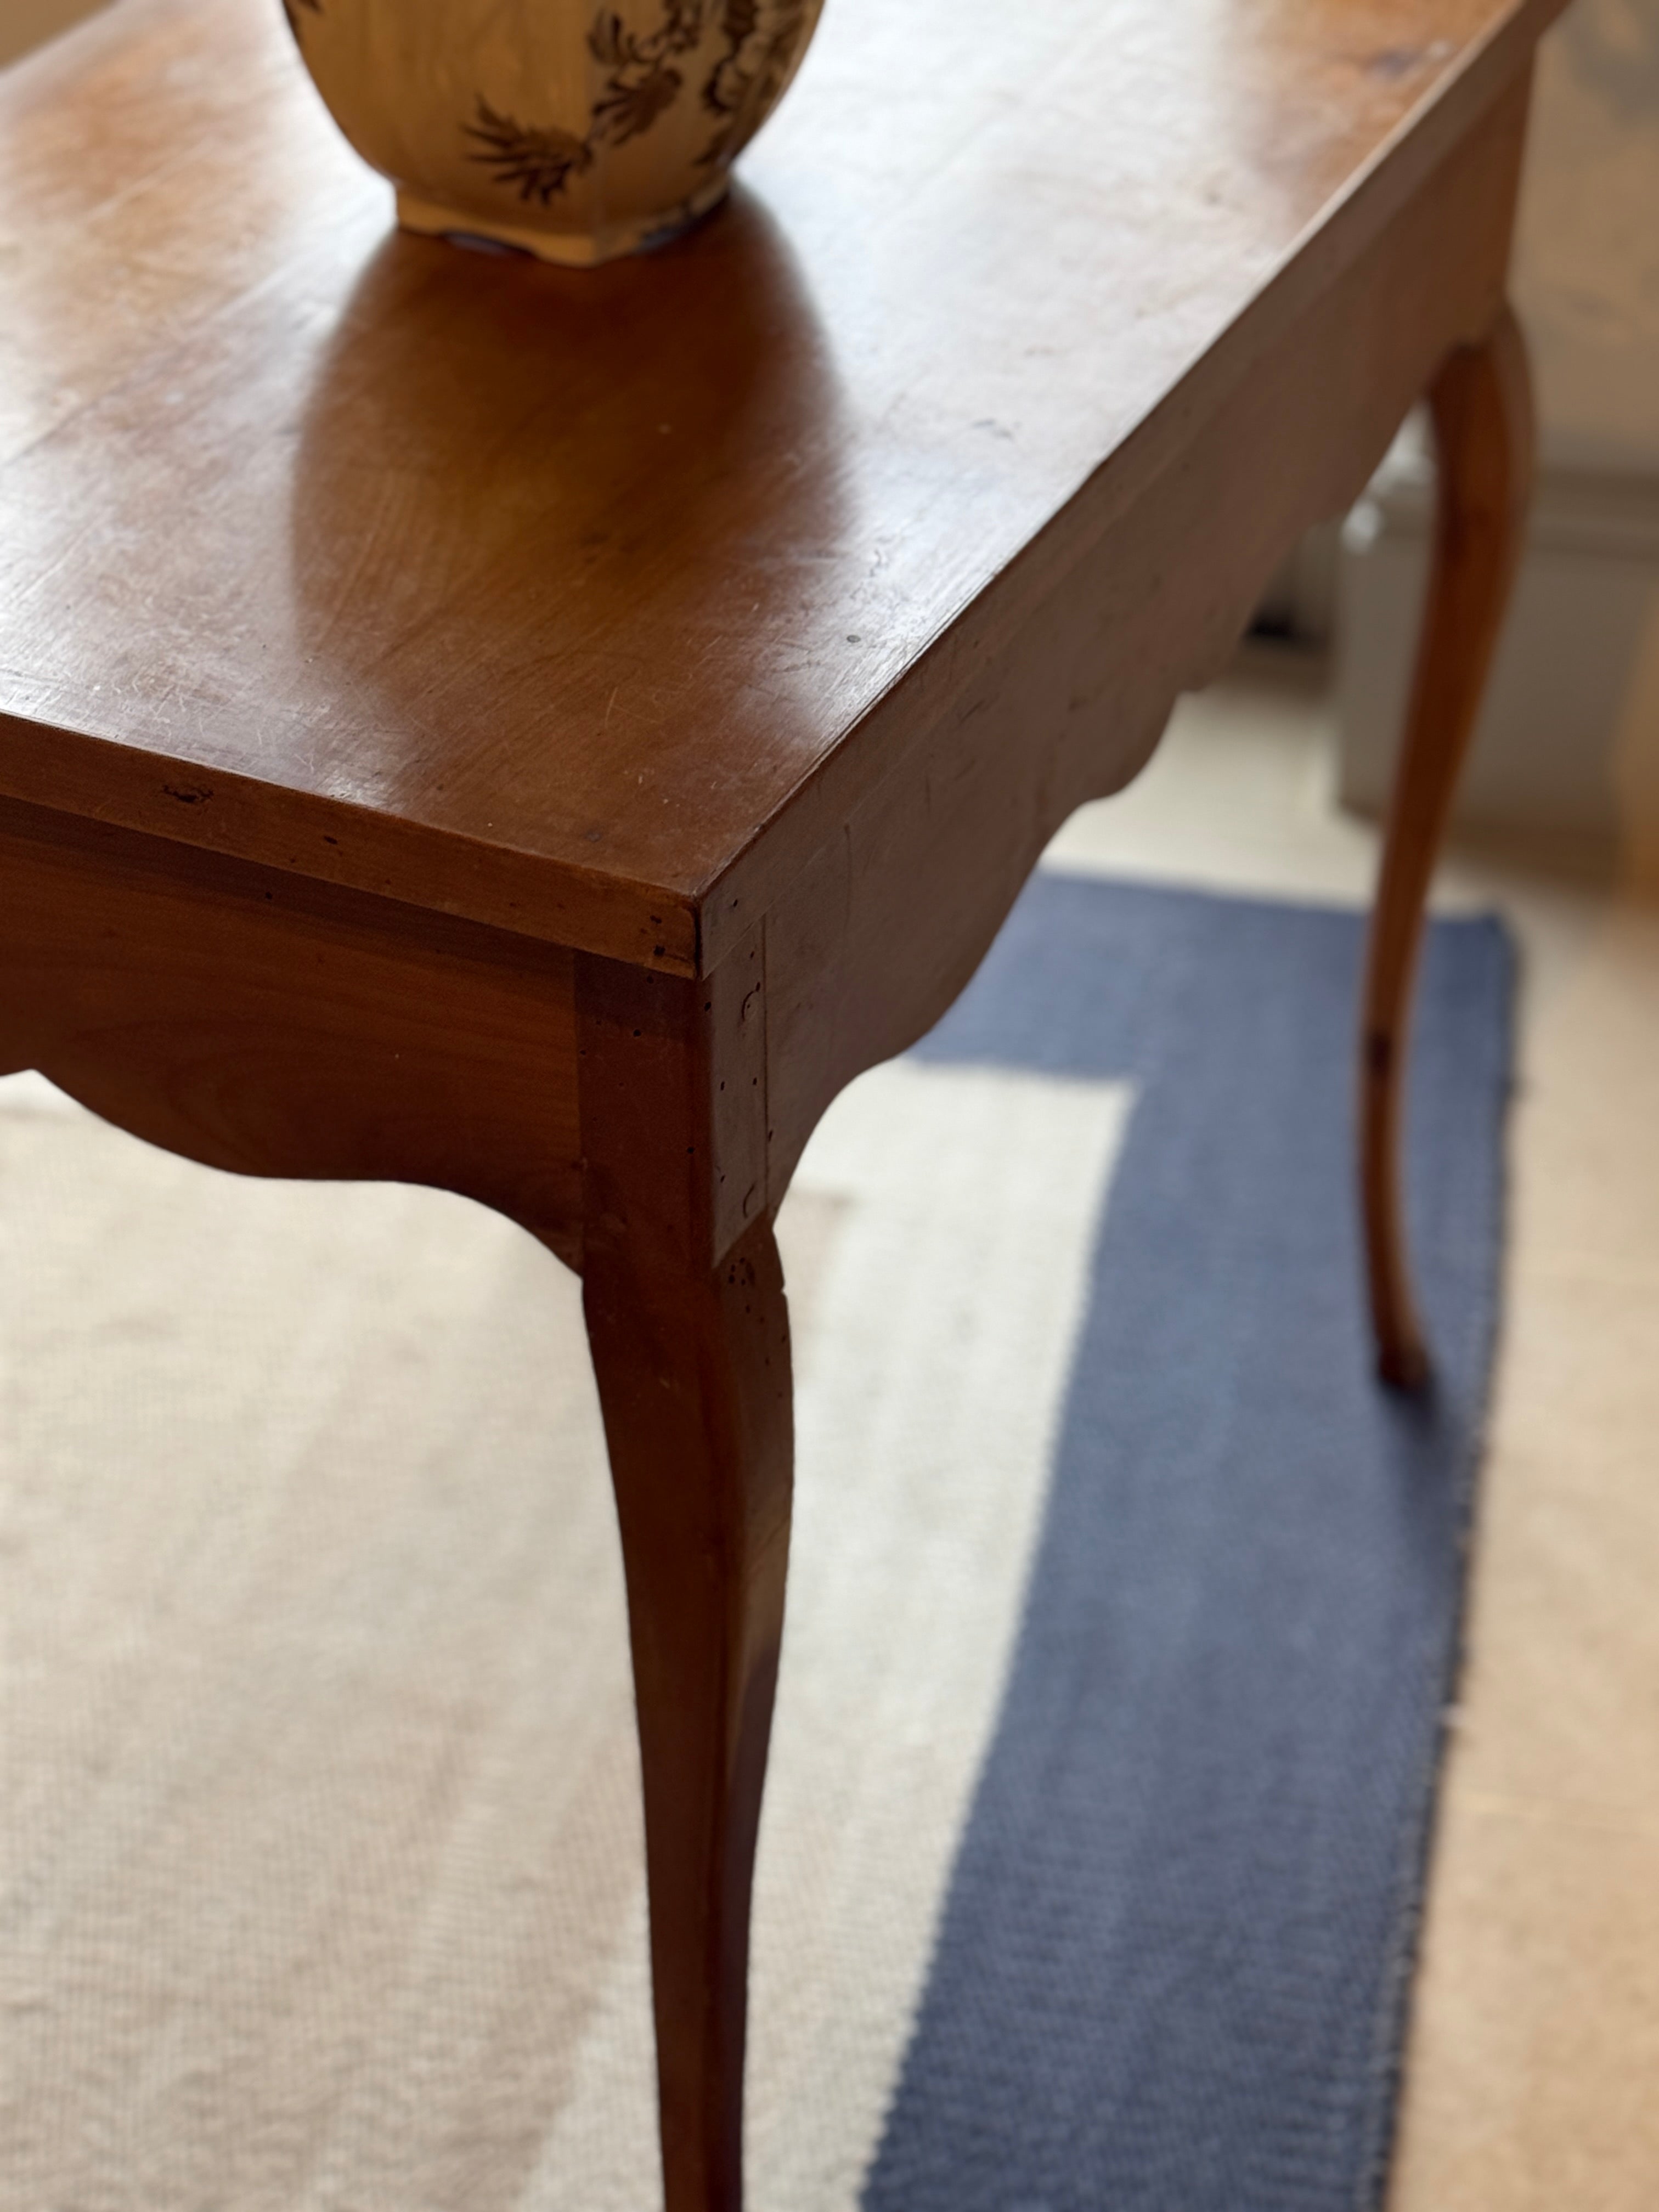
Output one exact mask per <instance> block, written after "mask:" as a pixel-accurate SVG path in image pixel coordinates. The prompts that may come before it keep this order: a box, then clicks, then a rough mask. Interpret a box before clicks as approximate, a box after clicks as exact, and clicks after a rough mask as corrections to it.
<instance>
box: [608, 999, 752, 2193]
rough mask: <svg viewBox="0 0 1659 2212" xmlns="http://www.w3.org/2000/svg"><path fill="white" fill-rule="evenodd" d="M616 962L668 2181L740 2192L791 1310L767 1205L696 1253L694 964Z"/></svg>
mask: <svg viewBox="0 0 1659 2212" xmlns="http://www.w3.org/2000/svg"><path fill="white" fill-rule="evenodd" d="M591 964H592V967H593V968H594V969H600V968H601V967H603V966H605V965H606V964H608V963H591ZM611 975H612V980H613V981H614V983H615V985H616V988H615V991H614V994H611V995H610V996H609V997H608V998H606V999H605V1000H599V999H598V994H589V999H588V1004H587V1008H586V1012H585V1014H584V1017H583V1031H582V1038H583V1042H582V1051H583V1062H582V1074H581V1082H582V1090H583V1099H584V1116H585V1127H586V1141H587V1146H588V1156H587V1163H586V1170H587V1180H588V1186H589V1204H588V1214H587V1231H586V1249H585V1253H584V1257H583V1304H584V1307H585V1310H586V1316H587V1329H588V1339H589V1342H590V1344H591V1346H592V1353H593V1364H594V1370H595V1373H596V1375H597V1376H598V1380H599V1398H600V1403H601V1405H602V1407H603V1409H604V1413H605V1440H606V1443H607V1444H608V1446H609V1448H610V1455H611V1479H612V1481H613V1483H614V1485H615V1487H616V1493H617V1516H618V1520H619V1522H620V1524H621V1530H622V1545H623V1566H624V1570H625V1572H626V1577H627V1583H628V1610H629V1638H630V1641H631V1644H632V1647H633V1657H634V1686H635V1703H636V1705H637V1708H638V1718H639V1731H640V1752H641V1765H642V1769H643V1779H644V1787H645V1832H646V1862H647V1884H648V1889H649V1897H650V1918H651V1969H652V1980H653V1990H654V2000H655V2013H656V2032H657V2074H658V2089H659V2103H660V2114H661V2124H662V2154H663V2172H664V2181H665V2204H666V2209H667V2212H740V2207H741V2205H742V2202H743V2067H744V2024H745V2015H746V2011H747V2002H748V1970H749V1912H750V1887H751V1877H752V1875H753V1870H754V1862H755V1842H756V1837H757V1831H758V1827H759V1822H760V1806H761V1793H762V1787H763V1782H764V1779H765V1771H766V1754H767V1744H768V1739H769V1735H770V1730H771V1721H772V1699H773V1691H774V1688H775V1683H776V1679H777V1668H778V1651H779V1644H780V1640H781V1634H782V1627H783V1600H784V1581H785V1575H786V1571H787V1562H788V1547H789V1518H790V1504H791V1488H792V1478H793V1401H792V1393H791V1386H790V1358H789V1326H788V1314H787V1306H786V1304H785V1299H784V1288H783V1273H782V1269H781V1266H780V1263H779V1260H778V1251H777V1245H776V1243H775V1241H774V1238H773V1235H772V1225H771V1220H770V1218H769V1214H768V1213H767V1212H764V1211H763V1210H761V1211H758V1212H757V1216H756V1218H753V1219H752V1220H751V1221H750V1223H749V1225H748V1226H747V1227H746V1228H743V1229H742V1230H741V1231H740V1233H739V1234H738V1235H737V1237H735V1240H734V1241H732V1243H730V1244H729V1245H728V1246H727V1249H726V1250H725V1251H724V1253H723V1254H721V1255H720V1256H719V1257H718V1259H712V1260H711V1258H710V1254H711V1251H717V1250H718V1249H719V1246H720V1243H723V1242H724V1241H725V1238H724V1236H723V1235H722V1234H721V1233H720V1232H717V1231H715V1229H714V1222H713V1216H712V1213H711V1206H710V1200H709V1192H710V1182H709V1179H708V1176H707V1172H706V1170H707V1169H708V1166H709V1165H711V1164H712V1165H713V1167H714V1182H716V1183H724V1182H726V1181H728V1180H729V1176H725V1175H722V1174H721V1173H720V1160H721V1158H726V1159H727V1160H729V1159H730V1158H732V1154H731V1152H730V1150H729V1149H728V1150H727V1151H726V1152H724V1153H723V1152H722V1138H723V1133H722V1130H721V1127H720V1112H721V1110H722V1109H721V1105H720V1097H721V1094H725V1095H726V1097H730V1095H731V1093H732V1091H734V1090H736V1089H737V1088H738V1085H737V1083H736V1081H735V1080H734V1073H735V1068H736V1062H735V1061H734V1060H731V1059H729V1058H726V1057H723V1056H722V1055H721V1054H720V1051H719V1048H718V1042H717V1040H715V1039H713V1038H711V1037H710V1036H708V1034H707V1033H705V1032H703V1031H702V1029H701V1025H700V1022H699V1019H698V1015H699V1013H700V1012H706V1011H708V1009H707V1008H705V1007H704V1006H703V1004H702V1002H703V1000H704V997H705V987H704V986H701V985H691V984H682V983H678V982H677V981H674V980H673V979H671V978H657V977H649V976H636V975H617V971H615V970H612V971H611ZM708 988H709V994H710V996H711V998H718V997H719V996H720V989H721V987H720V985H718V984H717V985H715V986H713V987H708ZM722 1071H724V1073H722Z"/></svg>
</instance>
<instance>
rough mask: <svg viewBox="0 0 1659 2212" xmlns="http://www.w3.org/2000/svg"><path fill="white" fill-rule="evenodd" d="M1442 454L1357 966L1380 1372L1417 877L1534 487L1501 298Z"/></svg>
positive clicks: (1422, 888) (1455, 767) (1475, 352)
mask: <svg viewBox="0 0 1659 2212" xmlns="http://www.w3.org/2000/svg"><path fill="white" fill-rule="evenodd" d="M1429 400H1430V405H1431V410H1432V413H1433V418H1434V433H1435V447H1436V452H1437V457H1438V461H1439V491H1438V499H1437V514H1436V529H1435V546H1434V556H1433V563H1432V567H1431V573H1430V580H1429V592H1428V602H1427V605H1426V609H1425V617H1424V625H1423V638H1422V643H1421V645H1420V647H1419V652H1418V659H1417V671H1416V676H1415V678H1414V681H1413V691H1412V700H1411V707H1410V711H1409V714H1408V715H1407V724H1406V732H1405V738H1404V742H1403V744H1402V746H1401V756H1400V766H1399V769H1398V771H1397V773H1396V776H1395V789H1394V798H1393V803H1392V805H1391V806H1390V808H1389V823H1388V832H1387V836H1386V839H1385V842H1384V844H1383V864H1382V872H1381V874H1380V877H1379V878H1378V883H1377V891H1376V908H1375V910H1374V913H1373V915H1372V920H1371V932H1370V948H1369V952H1368V956H1367V963H1366V973H1365V986H1364V1018H1363V1022H1362V1027H1361V1052H1360V1076H1359V1095H1360V1188H1361V1197H1362V1202H1363V1206H1364V1225H1365V1256H1366V1269H1367V1275H1368V1279H1369V1285H1370V1305H1371V1317H1372V1322H1373V1324H1374V1327H1375V1330H1376V1356H1377V1365H1378V1368H1379V1370H1380V1371H1381V1373H1382V1375H1383V1377H1384V1379H1385V1380H1386V1381H1388V1382H1389V1383H1395V1384H1396V1385H1398V1386H1400V1387H1401V1388H1403V1389H1415V1388H1417V1387H1418V1386H1419V1385H1420V1384H1421V1383H1423V1382H1424V1381H1425V1380H1426V1378H1427V1375H1428V1371H1429V1359H1428V1352H1427V1348H1426V1346H1425V1340H1424V1335H1423V1331H1422V1328H1421V1325H1420V1323H1419V1320H1418V1316H1417V1311H1416V1307H1415V1304H1414V1302H1413V1297H1412V1288H1411V1277H1410V1269H1409V1265H1408V1261H1407V1253H1406V1242H1405V1228H1404V1220H1403V1212H1402V1207H1401V1164H1400V1149H1401V1119H1402V1111H1403V1100H1404V1086H1405V1077H1406V1044H1407V1020H1408V1016H1409V1012H1410V1002H1411V991H1412V984H1413V978H1414V975H1415V972H1416V967H1417V956H1418V951H1419V946H1420V945H1421V942H1422V933H1423V914H1424V907H1425V901H1426V899H1427V896H1428V888H1429V879H1430V877H1431V874H1432V872H1433V869H1434V863H1435V857H1436V854H1437V852H1438V850H1439V847H1440V842H1441V838H1442V836H1443V832H1444V829H1445V826H1446V818H1447V816H1448V814H1449V811H1450V808H1451V802H1452V795H1453V793H1454V792H1455V789H1456V785H1457V776H1458V772H1459V770H1460V769H1461V768H1462V764H1463V757H1464V755H1465V753H1466V752H1467V750H1468V743H1469V739H1470V737H1471V736H1472V734H1473V732H1474V725H1475V720H1476V716H1477V715H1478V714H1479V712H1480V701H1481V696H1482V693H1483V691H1484V690H1485V687H1486V675H1487V671H1488V670H1489V668H1490V667H1491V665H1492V652H1493V648H1494V647H1495V646H1496V644H1497V641H1498V631H1499V629H1500V628H1501V627H1502V623H1503V619H1504V611H1505V609H1506V608H1507V606H1508V604H1509V596H1510V586H1511V584H1512V583H1513V581H1514V577H1515V569H1516V562H1517V559H1518V557H1519V554H1520V549H1521V541H1522V526H1523V525H1524V522H1525V519H1526V512H1527V503H1528V496H1529V493H1530V489H1531V483H1532V456H1533V416H1532V396H1531V384H1530V379H1529V377H1528V368H1527V355H1526V346H1525V342H1524V340H1523V339H1522V334H1521V330H1520V326H1519V325H1518V324H1517V323H1516V319H1515V316H1514V314H1513V313H1512V312H1511V311H1510V309H1509V308H1507V307H1506V308H1505V309H1504V312H1503V313H1502V314H1501V315H1500V316H1499V318H1498V321H1497V323H1496V324H1495V325H1493V328H1492V331H1491V333H1490V335H1489V336H1488V337H1487V338H1486V341H1485V343H1482V344H1480V345H1477V346H1465V347H1460V348H1459V349H1457V350H1456V351H1455V353H1453V354H1451V355H1450V356H1448V358H1447V360H1446V361H1445V362H1443V365H1442V367H1441V368H1440V371H1439V373H1438V374H1437V376H1436V378H1435V380H1434V383H1433V385H1432V386H1431V388H1430V392H1429Z"/></svg>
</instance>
